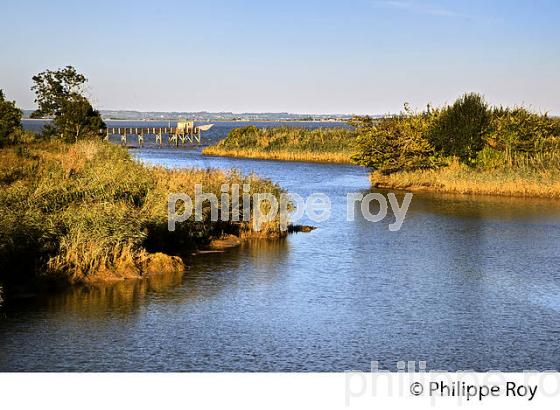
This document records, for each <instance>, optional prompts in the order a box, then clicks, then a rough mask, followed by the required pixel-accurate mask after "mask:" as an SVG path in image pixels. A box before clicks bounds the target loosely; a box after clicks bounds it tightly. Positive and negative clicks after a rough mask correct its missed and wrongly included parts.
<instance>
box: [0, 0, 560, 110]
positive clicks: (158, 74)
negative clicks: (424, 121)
mask: <svg viewBox="0 0 560 410" xmlns="http://www.w3.org/2000/svg"><path fill="white" fill-rule="evenodd" d="M0 21H1V24H0V89H4V92H5V94H6V96H7V97H8V98H9V99H10V100H16V102H17V104H18V106H20V107H21V108H25V109H31V108H34V107H35V104H34V102H33V100H34V96H33V93H32V92H31V90H30V87H31V85H32V82H31V77H32V76H33V75H34V74H36V73H39V72H41V71H44V70H45V69H57V68H61V67H64V66H66V65H73V66H74V67H76V68H77V69H78V71H80V72H82V73H84V74H85V75H86V76H87V78H88V79H89V82H88V87H87V92H88V96H89V97H90V99H91V101H92V102H93V104H94V106H95V107H96V108H99V109H119V110H125V109H126V110H140V111H211V112H216V111H231V112H291V113H312V114H313V113H344V114H383V113H393V112H398V111H400V110H401V108H402V106H403V103H404V102H408V103H409V104H410V105H411V106H412V107H414V108H416V109H423V108H424V107H425V106H426V104H428V103H431V104H432V105H441V104H444V103H450V102H453V101H454V100H455V99H456V98H457V97H459V96H460V95H461V94H463V93H465V92H479V93H481V94H483V95H484V96H485V97H486V99H487V101H488V102H489V103H491V104H495V105H524V106H526V107H529V108H531V109H533V110H536V111H541V112H550V113H552V114H560V81H559V73H560V44H559V39H560V24H558V21H560V2H558V1H557V0H519V1H515V0H508V1H506V0H495V1H488V0H485V1H483V0H471V1H466V0H456V1H446V0H428V1H414V0H379V1H376V0H346V1H343V0H340V1H336V0H321V1H319V0H317V1H316V0H299V1H297V0H284V1H277V2H272V1H248V0H247V1H242V0H230V1H221V0H219V1H213V0H208V1H165V0H162V1H149V2H148V1H141V0H136V1H134V2H132V1H130V2H127V1H121V2H119V1H104V0H101V1H99V0H97V1H90V2H75V1H57V0H50V1H18V2H16V1H9V2H3V4H2V5H1V6H0Z"/></svg>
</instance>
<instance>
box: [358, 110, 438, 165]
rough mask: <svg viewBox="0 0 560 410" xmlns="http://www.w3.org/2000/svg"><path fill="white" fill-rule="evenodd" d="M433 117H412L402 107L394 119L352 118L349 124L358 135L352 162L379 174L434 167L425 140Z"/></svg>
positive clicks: (420, 115)
mask: <svg viewBox="0 0 560 410" xmlns="http://www.w3.org/2000/svg"><path fill="white" fill-rule="evenodd" d="M436 116H437V112H425V113H422V114H418V115H415V114H412V113H411V112H410V111H409V110H408V108H407V107H406V106H405V113H403V114H401V115H399V116H395V117H388V118H382V119H379V120H373V119H372V118H370V117H356V118H354V119H353V120H352V121H351V122H350V123H351V124H352V125H354V126H355V127H356V133H357V140H356V143H357V147H358V154H356V155H355V156H354V157H353V159H354V161H355V162H356V163H358V164H359V165H363V166H366V167H369V168H371V169H372V170H374V171H379V172H381V173H382V174H391V173H393V172H398V171H412V170H416V169H426V168H432V167H434V166H436V165H437V157H436V155H435V153H434V148H433V147H432V146H431V145H430V143H429V142H428V140H427V139H426V133H427V131H428V130H429V128H430V126H431V124H432V122H433V121H434V118H436Z"/></svg>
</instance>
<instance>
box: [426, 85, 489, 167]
mask: <svg viewBox="0 0 560 410" xmlns="http://www.w3.org/2000/svg"><path fill="white" fill-rule="evenodd" d="M490 119H491V113H490V110H489V109H488V105H487V104H486V102H485V101H484V98H483V97H482V96H480V95H479V94H474V93H471V94H465V95H463V96H462V97H461V98H459V99H458V100H457V101H455V103H454V104H453V105H452V106H450V107H446V108H444V109H443V110H442V112H441V115H440V116H439V118H438V121H437V122H436V123H435V124H434V127H433V128H432V129H431V130H430V133H429V136H428V138H429V140H430V142H431V143H432V145H433V146H434V147H435V148H436V150H438V151H442V152H443V153H444V154H445V155H454V156H457V157H459V158H460V159H461V160H462V161H463V162H467V163H469V162H470V161H471V160H473V159H474V158H475V157H476V155H477V153H478V151H480V150H481V149H482V148H484V145H485V140H484V133H485V132H486V130H487V128H488V126H489V125H490Z"/></svg>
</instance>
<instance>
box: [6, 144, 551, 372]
mask: <svg viewBox="0 0 560 410" xmlns="http://www.w3.org/2000/svg"><path fill="white" fill-rule="evenodd" d="M131 152H133V153H134V155H135V156H137V157H138V158H139V159H140V160H142V161H145V162H148V163H154V164H159V165H165V166H177V167H184V166H202V167H218V168H230V167H235V168H238V169H240V170H241V171H243V172H250V171H255V172H256V173H258V174H259V175H261V176H264V177H269V178H271V179H273V180H274V181H276V182H278V183H279V184H281V185H282V186H283V187H285V188H287V189H288V190H289V191H290V192H297V193H299V194H300V195H303V196H307V195H309V194H310V193H312V192H324V193H326V194H327V195H329V196H330V198H331V201H332V208H333V210H332V217H331V218H330V219H329V220H328V221H326V222H322V223H320V224H316V225H317V226H318V229H317V230H315V231H313V232H310V233H302V234H293V235H291V236H289V237H288V238H286V239H283V240H269V241H266V240H265V241H252V242H248V243H245V244H244V245H243V246H241V247H240V248H237V249H232V250H229V251H227V252H226V253H224V254H217V255H205V256H199V257H196V258H194V259H193V260H192V261H191V263H190V264H191V267H190V269H189V271H188V272H187V273H186V274H185V275H184V276H181V275H178V276H177V275H175V276H161V277H154V278H152V279H150V280H146V281H133V282H127V283H121V284H118V285H116V286H107V287H101V288H93V289H74V290H71V291H67V292H62V293H60V294H56V295H28V297H27V298H22V299H19V300H13V301H10V302H9V303H7V304H6V306H4V308H3V309H2V310H0V315H2V316H0V371H11V370H29V371H30V370H34V371H45V370H47V371H56V370H59V371H110V370H112V371H125V370H129V371H171V370H177V371H344V370H349V369H361V370H368V369H369V368H370V362H371V361H372V360H377V361H379V364H380V366H381V367H382V368H385V369H390V370H396V364H397V362H398V361H401V360H405V361H407V360H413V361H426V362H427V366H428V369H439V370H450V371H453V370H475V371H486V370H490V369H498V370H503V371H521V370H528V369H530V370H541V371H543V370H551V369H554V370H559V369H560V345H559V344H558V338H559V337H560V268H559V266H560V206H559V205H558V204H557V203H556V202H553V201H544V200H520V199H504V198H501V199H500V198H489V197H477V198H475V197H461V196H453V195H430V194H422V195H420V194H417V195H415V196H414V199H413V200H412V204H411V206H410V209H409V212H408V215H407V218H406V220H405V222H404V224H403V227H402V229H401V230H400V231H399V232H389V230H388V224H389V223H391V222H393V219H392V218H388V219H387V220H386V221H383V222H382V223H370V222H367V221H365V220H364V219H362V218H357V219H356V220H355V221H354V222H347V221H346V194H347V193H348V192H367V191H368V190H369V183H368V180H367V173H366V171H365V170H364V169H362V168H359V167H354V166H341V165H329V164H308V163H291V162H279V161H260V160H244V159H229V158H216V157H202V156H201V155H200V153H199V152H198V151H197V150H177V149H145V150H133V151H131ZM302 222H303V223H309V222H310V221H305V220H304V221H302Z"/></svg>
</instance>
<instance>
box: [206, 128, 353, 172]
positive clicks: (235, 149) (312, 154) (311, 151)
mask: <svg viewBox="0 0 560 410" xmlns="http://www.w3.org/2000/svg"><path fill="white" fill-rule="evenodd" d="M354 140H355V137H354V134H353V132H352V130H349V129H346V128H318V129H308V128H295V127H280V128H257V127H255V126H248V127H243V128H236V129H233V130H232V131H231V132H230V133H229V134H228V136H227V137H226V138H224V139H223V140H221V141H220V142H218V144H216V145H214V146H210V147H207V148H205V149H204V150H203V154H206V155H218V156H229V157H243V158H260V159H275V160H285V161H310V162H334V163H351V162H352V159H351V157H352V155H354V154H355V146H354Z"/></svg>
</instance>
